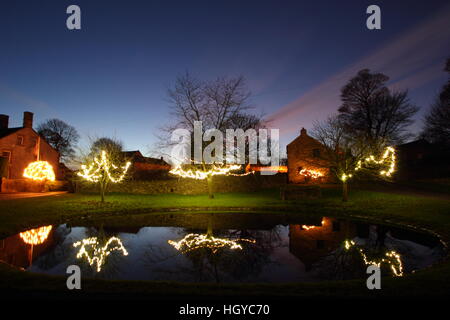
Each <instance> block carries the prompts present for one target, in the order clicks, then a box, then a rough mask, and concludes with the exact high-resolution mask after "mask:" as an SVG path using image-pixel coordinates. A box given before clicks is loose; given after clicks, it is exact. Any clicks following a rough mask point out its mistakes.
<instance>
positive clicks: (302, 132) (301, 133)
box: [300, 128, 306, 136]
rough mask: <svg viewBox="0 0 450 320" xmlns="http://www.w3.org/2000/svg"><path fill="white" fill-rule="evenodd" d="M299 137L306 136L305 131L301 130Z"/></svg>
mask: <svg viewBox="0 0 450 320" xmlns="http://www.w3.org/2000/svg"><path fill="white" fill-rule="evenodd" d="M300 135H301V136H306V129H305V128H302V130H300Z"/></svg>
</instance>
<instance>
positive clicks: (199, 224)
mask: <svg viewBox="0 0 450 320" xmlns="http://www.w3.org/2000/svg"><path fill="white" fill-rule="evenodd" d="M443 256H444V250H443V246H442V245H441V243H440V242H439V241H438V240H437V239H436V238H434V237H432V236H430V235H428V234H423V233H418V232H412V231H410V230H405V229H400V228H396V227H390V226H385V225H375V224H371V223H363V222H356V221H350V220H345V219H338V218H333V217H313V216H299V215H298V214H297V215H295V214H282V215H280V214H250V213H214V214H201V213H195V214H149V215H139V216H132V217H127V218H122V219H117V218H108V219H104V220H95V221H88V222H83V223H82V224H79V223H72V224H63V225H53V226H43V227H41V228H36V229H32V230H28V231H26V232H22V233H20V234H17V235H14V236H11V237H9V238H6V239H4V240H1V241H0V260H2V261H4V262H6V263H9V264H11V265H14V266H17V267H20V268H23V269H25V270H27V271H29V272H36V273H45V274H55V275H66V268H67V266H69V265H73V264H75V265H79V266H80V268H81V270H82V275H83V276H85V277H92V278H106V279H126V280H171V281H182V282H306V281H310V282H311V281H324V280H333V279H355V278H365V277H367V275H366V268H367V265H368V264H373V263H375V264H379V265H380V266H381V270H382V275H389V276H403V275H405V274H408V273H411V272H413V271H414V270H417V269H421V268H425V267H427V266H430V265H432V264H433V263H435V262H437V261H439V260H440V259H441V258H442V257H443Z"/></svg>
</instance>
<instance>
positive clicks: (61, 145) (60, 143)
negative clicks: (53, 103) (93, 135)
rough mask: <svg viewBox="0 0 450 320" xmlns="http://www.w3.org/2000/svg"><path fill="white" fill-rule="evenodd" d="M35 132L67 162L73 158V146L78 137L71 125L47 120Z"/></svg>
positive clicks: (60, 121) (55, 120)
mask: <svg viewBox="0 0 450 320" xmlns="http://www.w3.org/2000/svg"><path fill="white" fill-rule="evenodd" d="M37 132H38V133H39V134H40V135H41V136H42V137H43V138H44V139H45V140H46V141H47V142H48V143H49V144H50V145H51V146H52V147H53V148H55V149H56V150H57V151H58V152H59V154H60V155H61V158H62V160H65V161H68V160H71V159H72V158H73V157H74V154H75V149H74V148H75V145H76V143H77V142H78V139H79V138H80V136H79V135H78V132H77V130H76V129H75V128H74V127H72V126H71V125H69V124H67V123H65V122H64V121H62V120H59V119H49V120H47V121H45V122H43V123H41V124H40V125H39V126H38V127H37Z"/></svg>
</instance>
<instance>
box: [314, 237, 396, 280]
mask: <svg viewBox="0 0 450 320" xmlns="http://www.w3.org/2000/svg"><path fill="white" fill-rule="evenodd" d="M383 238H384V237H383ZM370 265H376V266H378V267H379V268H380V270H381V274H382V275H392V276H402V275H403V265H402V261H401V257H400V255H399V254H398V253H397V252H395V251H393V250H389V249H387V248H386V247H384V246H380V245H379V242H378V241H376V245H373V244H372V243H370V242H368V243H366V244H365V245H364V246H359V245H357V244H356V243H355V242H354V241H353V240H345V241H344V242H343V244H342V246H341V247H339V248H338V249H336V250H334V251H333V252H331V253H330V254H329V255H327V256H326V257H325V258H324V259H322V260H320V261H319V262H318V263H316V265H315V270H316V272H317V273H318V274H319V275H320V277H322V278H324V279H334V280H347V279H355V278H364V277H366V276H367V274H366V270H367V267H368V266H370Z"/></svg>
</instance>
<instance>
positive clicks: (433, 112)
mask: <svg viewBox="0 0 450 320" xmlns="http://www.w3.org/2000/svg"><path fill="white" fill-rule="evenodd" d="M445 71H447V72H449V74H450V58H449V59H447V64H446V68H445ZM422 136H423V137H424V138H425V139H427V140H429V141H431V142H433V143H438V144H441V145H443V146H444V147H449V146H450V78H449V79H448V81H447V83H446V84H445V85H444V86H443V88H442V90H441V93H440V94H439V97H438V98H437V99H436V101H435V102H434V104H433V105H432V106H431V109H430V111H429V112H428V114H427V115H426V116H425V126H424V129H423V131H422Z"/></svg>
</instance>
